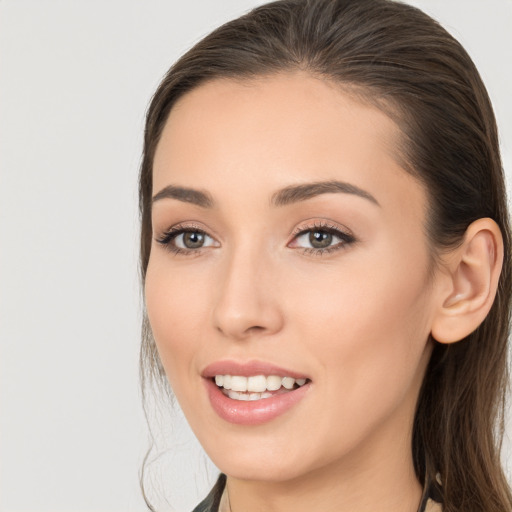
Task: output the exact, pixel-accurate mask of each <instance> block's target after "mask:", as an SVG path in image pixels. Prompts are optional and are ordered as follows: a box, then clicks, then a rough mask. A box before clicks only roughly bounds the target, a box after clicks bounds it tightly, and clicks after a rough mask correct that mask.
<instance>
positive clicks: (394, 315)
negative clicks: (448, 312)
mask: <svg viewBox="0 0 512 512" xmlns="http://www.w3.org/2000/svg"><path fill="white" fill-rule="evenodd" d="M380 255H381V258H380V259H379V260H378V261H377V260H375V259H373V258H372V259H371V260H370V259H369V258H368V259H367V258H365V257H364V254H361V253H360V254H358V258H357V260H356V258H353V259H352V258H350V259H349V258H347V259H346V267H343V266H341V265H340V266H338V267H336V268H334V267H333V269H332V272H327V273H326V272H324V271H323V272H319V271H316V272H315V273H312V274H310V275H309V276H308V281H309V283H315V286H311V284H310V286H309V287H308V293H306V294H305V293H303V294H298V293H295V294H294V293H292V294H290V298H291V300H293V297H298V298H297V299H295V300H294V301H293V302H292V303H291V304H290V310H293V311H294V318H295V319H296V321H297V324H296V325H295V327H294V328H295V329H296V331H295V332H296V335H297V336H298V337H299V336H300V339H302V340H303V342H304V344H305V346H306V347H307V350H308V352H309V354H310V357H311V359H312V360H316V361H318V363H319V365H320V366H321V371H320V372H319V375H320V379H322V382H319V383H318V384H319V385H320V384H321V385H322V388H323V389H324V390H325V391H326V393H327V394H328V400H330V401H331V403H343V404H344V406H343V408H340V409H339V410H336V409H335V408H333V410H332V411H333V413H334V414H337V413H338V412H339V413H340V414H344V413H346V412H347V410H348V411H350V412H351V414H352V413H353V414H354V419H356V417H357V416H358V415H360V414H361V413H364V414H366V413H367V411H369V410H374V411H375V408H376V407H381V408H382V410H384V408H388V410H391V409H392V408H393V404H398V403H399V402H400V401H401V400H403V398H404V396H405V394H406V393H407V392H410V391H411V388H412V387H414V386H413V382H416V380H417V379H418V369H419V368H420V367H421V362H422V358H424V352H425V346H426V342H427V339H428V334H429V318H430V304H429V287H428V286H427V285H426V282H425V279H426V275H427V274H426V266H425V267H423V265H422V263H421V262H422V261H424V260H425V255H424V254H423V253H421V254H418V257H417V258H414V257H413V255H411V254H410V255H411V258H402V259H399V258H397V257H396V256H394V255H393V254H392V253H391V252H388V253H386V252H385V251H382V252H381V253H380ZM397 269H400V271H398V270H397ZM324 270H325V269H324ZM289 301H290V299H288V303H289ZM299 333H300V334H299ZM376 397H379V400H378V402H379V403H378V404H376V400H375V398H376ZM379 404H380V405H379ZM341 409H343V410H341ZM375 412H376V411H375ZM361 421H362V419H361Z"/></svg>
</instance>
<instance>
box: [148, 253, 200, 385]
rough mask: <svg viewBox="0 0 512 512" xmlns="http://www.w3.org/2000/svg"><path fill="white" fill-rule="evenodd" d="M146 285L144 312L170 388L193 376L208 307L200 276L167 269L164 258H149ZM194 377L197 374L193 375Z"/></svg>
mask: <svg viewBox="0 0 512 512" xmlns="http://www.w3.org/2000/svg"><path fill="white" fill-rule="evenodd" d="M151 258H152V259H150V262H149V265H148V271H147V274H146V283H145V289H144V293H145V299H146V308H147V314H148V318H149V322H150V325H151V330H152V332H153V337H154V339H155V343H156V346H157V349H158V353H159V355H160V359H161V361H162V364H163V366H164V368H165V370H166V373H167V377H168V379H169V382H170V384H171V387H172V388H173V389H174V390H175V391H176V392H177V393H178V392H179V388H180V383H181V382H184V381H186V380H188V378H189V377H190V376H191V375H193V374H194V372H195V368H194V366H193V365H194V356H195V354H197V352H198V347H199V345H200V343H201V338H202V337H201V326H202V325H204V322H205V316H206V315H207V314H208V311H209V307H208V302H207V297H206V294H205V291H206V290H205V283H204V281H203V280H202V279H201V278H200V277H199V276H194V274H192V275H189V274H187V273H186V272H176V271H172V270H170V269H169V264H168V262H167V261H166V258H165V255H164V256H161V255H155V256H153V255H152V256H151ZM195 373H197V372H195Z"/></svg>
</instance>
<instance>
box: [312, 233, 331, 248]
mask: <svg viewBox="0 0 512 512" xmlns="http://www.w3.org/2000/svg"><path fill="white" fill-rule="evenodd" d="M332 239H333V236H332V233H327V232H326V231H320V230H319V231H310V232H309V243H310V244H311V247H313V248H314V249H325V248H326V247H329V246H330V245H331V244H332Z"/></svg>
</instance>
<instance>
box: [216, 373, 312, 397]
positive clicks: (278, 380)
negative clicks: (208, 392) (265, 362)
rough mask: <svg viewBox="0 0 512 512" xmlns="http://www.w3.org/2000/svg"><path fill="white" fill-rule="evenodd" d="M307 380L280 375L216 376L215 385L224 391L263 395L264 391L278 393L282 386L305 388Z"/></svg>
mask: <svg viewBox="0 0 512 512" xmlns="http://www.w3.org/2000/svg"><path fill="white" fill-rule="evenodd" d="M305 383H306V379H294V378H293V377H279V376H278V375H269V376H268V377H266V376H265V375H255V376H254V377H243V376H241V375H216V376H215V384H217V386H220V387H223V388H224V389H232V390H233V391H241V392H243V391H253V392H254V393H263V392H264V391H267V390H268V391H277V390H278V389H279V388H280V387H281V386H283V387H284V388H286V389H293V387H294V385H295V384H297V385H298V386H303V385H304V384H305Z"/></svg>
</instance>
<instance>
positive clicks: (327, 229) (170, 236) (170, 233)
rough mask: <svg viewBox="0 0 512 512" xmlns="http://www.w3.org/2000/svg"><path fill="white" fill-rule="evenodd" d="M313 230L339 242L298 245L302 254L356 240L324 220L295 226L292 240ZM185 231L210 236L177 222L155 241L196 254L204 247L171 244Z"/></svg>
mask: <svg viewBox="0 0 512 512" xmlns="http://www.w3.org/2000/svg"><path fill="white" fill-rule="evenodd" d="M315 231H322V232H323V233H328V234H330V235H333V236H335V237H336V238H339V239H340V240H341V242H338V243H337V244H336V245H333V246H330V247H325V248H315V247H299V248H298V249H301V250H302V253H303V254H308V255H314V256H321V255H323V254H329V253H332V252H335V251H339V250H341V249H345V248H346V247H347V246H349V245H351V244H353V243H354V242H356V238H355V237H354V236H353V235H352V234H351V233H348V232H346V231H342V230H341V229H340V228H338V227H337V226H334V225H332V224H329V223H326V222H324V221H320V222H315V223H314V224H313V225H312V226H311V225H309V226H303V227H300V228H297V229H296V230H294V231H293V233H292V236H293V240H297V239H298V238H299V237H300V236H303V235H305V234H307V233H310V232H315ZM185 233H199V234H201V235H203V236H205V237H208V238H212V237H211V236H210V235H208V233H207V232H206V231H204V230H203V229H200V228H199V227H195V226H190V225H182V224H177V225H176V226H173V227H171V228H170V229H168V230H167V231H166V232H164V233H162V235H161V236H160V237H159V238H157V239H156V242H157V243H159V244H161V245H163V246H164V247H165V248H166V249H168V250H169V251H170V252H172V253H173V254H179V255H186V256H198V255H199V254H200V253H201V252H202V250H203V249H204V247H200V248H198V249H182V248H181V247H176V245H174V244H173V241H174V240H175V239H176V238H177V237H178V236H179V235H182V234H185Z"/></svg>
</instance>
